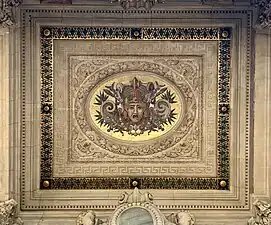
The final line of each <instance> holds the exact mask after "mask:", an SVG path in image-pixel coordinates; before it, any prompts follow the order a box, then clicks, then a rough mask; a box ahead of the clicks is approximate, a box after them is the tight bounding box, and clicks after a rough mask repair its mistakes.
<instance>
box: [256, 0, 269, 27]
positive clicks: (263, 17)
mask: <svg viewBox="0 0 271 225" xmlns="http://www.w3.org/2000/svg"><path fill="white" fill-rule="evenodd" d="M252 4H253V5H254V6H255V7H258V8H259V16H258V21H257V25H256V26H257V28H266V27H268V28H271V0H254V1H253V2H252Z"/></svg>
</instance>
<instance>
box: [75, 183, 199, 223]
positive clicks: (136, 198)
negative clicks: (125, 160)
mask: <svg viewBox="0 0 271 225" xmlns="http://www.w3.org/2000/svg"><path fill="white" fill-rule="evenodd" d="M133 185H134V186H137V181H134V182H133ZM139 221H140V222H139ZM126 224H155V225H194V224H195V217H194V216H193V215H192V214H191V213H190V212H188V211H184V210H180V211H178V212H177V213H172V214H170V215H168V216H165V215H163V214H162V213H161V212H160V210H159V209H158V208H157V207H156V206H155V205H154V204H153V196H152V194H150V193H149V192H141V191H140V190H139V189H138V188H137V187H135V189H134V191H133V192H132V193H130V194H128V193H127V192H125V193H123V195H122V196H121V198H120V200H119V206H117V208H116V209H115V211H114V212H113V214H112V216H110V217H109V218H107V219H105V220H101V219H99V218H97V217H96V214H95V213H94V212H93V211H91V210H89V211H87V212H84V213H80V214H79V216H78V218H77V221H76V225H126Z"/></svg>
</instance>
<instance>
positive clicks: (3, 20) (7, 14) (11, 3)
mask: <svg viewBox="0 0 271 225" xmlns="http://www.w3.org/2000/svg"><path fill="white" fill-rule="evenodd" d="M21 3H22V0H0V27H12V26H14V24H15V21H14V15H13V9H14V8H15V7H17V6H19V5H20V4H21Z"/></svg>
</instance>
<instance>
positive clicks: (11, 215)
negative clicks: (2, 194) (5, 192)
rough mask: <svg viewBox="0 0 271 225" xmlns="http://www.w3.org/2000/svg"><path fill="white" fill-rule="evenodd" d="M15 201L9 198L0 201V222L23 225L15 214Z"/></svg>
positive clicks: (8, 224)
mask: <svg viewBox="0 0 271 225" xmlns="http://www.w3.org/2000/svg"><path fill="white" fill-rule="evenodd" d="M17 206H18V204H17V202H16V201H15V200H13V199H10V200H8V201H5V202H1V203H0V224H3V225H4V224H5V225H23V221H22V219H21V218H20V217H18V215H17Z"/></svg>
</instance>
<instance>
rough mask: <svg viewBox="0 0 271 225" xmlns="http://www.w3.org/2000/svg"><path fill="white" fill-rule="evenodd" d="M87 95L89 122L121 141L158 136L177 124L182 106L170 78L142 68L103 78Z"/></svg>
mask: <svg viewBox="0 0 271 225" xmlns="http://www.w3.org/2000/svg"><path fill="white" fill-rule="evenodd" d="M88 99H89V100H88V103H89V104H88V113H89V118H90V122H91V123H92V124H93V125H94V126H95V128H96V129H97V130H98V131H100V132H101V133H103V134H104V135H107V136H110V137H112V138H115V139H118V140H122V141H134V142H140V141H146V140H151V139H154V138H157V137H161V136H162V135H164V134H166V133H167V132H169V131H170V130H171V129H173V128H174V127H175V126H176V124H177V123H178V121H179V119H180V117H181V115H182V110H183V109H182V105H183V104H182V99H181V97H180V93H179V91H178V90H177V89H176V88H175V87H174V86H173V85H172V84H171V83H170V82H168V81H167V80H166V79H162V78H160V77H159V76H156V75H154V74H152V73H149V72H143V71H129V72H124V73H120V74H118V75H116V76H114V77H113V78H111V79H106V80H104V81H103V82H101V83H100V84H99V85H98V86H97V87H96V88H94V90H93V91H92V92H91V93H90V95H89V98H88Z"/></svg>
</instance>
